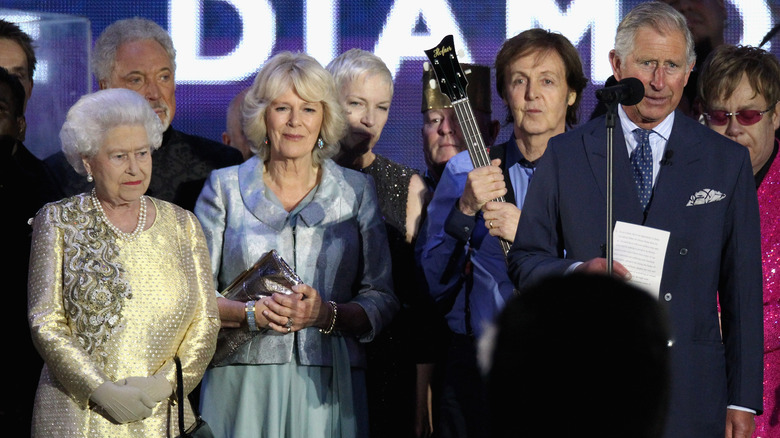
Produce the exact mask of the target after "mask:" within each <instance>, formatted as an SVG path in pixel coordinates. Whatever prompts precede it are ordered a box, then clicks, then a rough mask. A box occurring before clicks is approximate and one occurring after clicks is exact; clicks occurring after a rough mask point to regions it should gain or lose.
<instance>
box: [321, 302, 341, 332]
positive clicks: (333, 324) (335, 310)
mask: <svg viewBox="0 0 780 438" xmlns="http://www.w3.org/2000/svg"><path fill="white" fill-rule="evenodd" d="M328 304H330V307H332V308H333V318H332V319H331V320H330V326H329V327H328V328H327V329H325V330H323V329H320V333H322V334H323V335H329V334H331V333H333V329H334V328H336V316H337V315H338V314H339V307H338V305H337V304H336V302H335V301H328Z"/></svg>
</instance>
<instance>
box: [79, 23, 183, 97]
mask: <svg viewBox="0 0 780 438" xmlns="http://www.w3.org/2000/svg"><path fill="white" fill-rule="evenodd" d="M141 40H155V41H157V42H158V43H160V45H161V46H162V47H163V49H165V52H166V53H167V54H168V58H170V60H171V67H172V68H173V71H174V72H175V71H176V49H174V48H173V40H171V36H170V35H168V32H166V31H165V30H164V29H163V28H162V27H160V26H159V25H158V24H157V23H155V22H154V21H150V20H147V19H145V18H138V17H135V18H127V19H125V20H119V21H115V22H114V23H112V24H111V25H109V26H108V27H106V28H105V30H103V33H101V34H100V37H98V39H97V41H96V42H95V48H94V49H92V62H91V66H92V72H93V73H94V74H95V78H96V79H97V80H98V82H102V81H107V80H108V79H109V78H110V76H111V72H112V71H113V70H114V64H115V63H116V52H117V50H118V49H119V46H121V45H122V44H124V43H129V42H133V41H141Z"/></svg>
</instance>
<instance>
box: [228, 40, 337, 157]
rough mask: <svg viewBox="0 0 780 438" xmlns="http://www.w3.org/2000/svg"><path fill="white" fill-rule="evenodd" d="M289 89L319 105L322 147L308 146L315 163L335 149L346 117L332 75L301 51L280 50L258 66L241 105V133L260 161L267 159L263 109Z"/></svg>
mask: <svg viewBox="0 0 780 438" xmlns="http://www.w3.org/2000/svg"><path fill="white" fill-rule="evenodd" d="M290 89H292V90H293V91H295V92H296V93H298V95H299V96H300V97H301V99H303V100H306V101H308V102H319V103H321V104H322V109H323V117H322V126H321V127H320V138H321V139H322V142H323V146H322V148H319V147H314V145H312V148H313V149H312V159H313V161H314V164H315V165H319V164H320V163H321V162H322V160H324V159H326V158H329V157H332V156H333V155H335V154H336V152H338V149H339V140H341V136H342V135H343V133H344V130H345V128H346V119H345V118H344V115H343V114H342V109H341V106H340V105H339V102H338V93H336V85H335V82H334V81H333V76H331V74H330V73H329V72H328V71H327V70H325V69H324V68H323V67H322V65H320V63H319V62H317V60H315V59H314V58H312V57H311V56H309V55H307V54H305V53H291V52H281V53H279V54H277V55H275V56H273V57H272V58H271V59H269V60H268V62H266V63H265V65H264V66H263V68H262V69H260V72H258V73H257V76H256V77H255V80H254V83H252V86H251V87H250V88H249V91H248V92H247V94H246V97H245V98H244V102H243V104H242V106H241V117H242V125H243V127H244V133H245V134H246V137H247V139H248V140H249V141H250V143H251V149H252V152H254V153H255V154H256V155H257V156H258V157H260V159H262V160H263V161H266V160H268V157H269V156H270V148H269V147H268V145H267V144H265V139H266V136H267V127H266V125H265V111H266V109H267V108H268V105H269V104H270V103H271V102H272V101H273V100H274V99H276V98H278V97H279V96H281V95H282V94H284V93H285V92H286V91H287V90H290Z"/></svg>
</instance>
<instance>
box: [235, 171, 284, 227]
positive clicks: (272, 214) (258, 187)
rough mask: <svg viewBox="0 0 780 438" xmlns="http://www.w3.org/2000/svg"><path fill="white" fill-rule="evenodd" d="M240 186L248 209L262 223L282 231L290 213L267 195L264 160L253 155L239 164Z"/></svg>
mask: <svg viewBox="0 0 780 438" xmlns="http://www.w3.org/2000/svg"><path fill="white" fill-rule="evenodd" d="M238 187H239V190H240V192H241V198H242V200H243V201H244V206H245V207H246V209H247V210H249V211H251V212H252V214H253V215H254V216H255V217H256V218H257V219H258V220H259V221H260V222H262V223H264V224H266V225H268V226H269V227H271V228H273V229H274V230H276V231H281V230H282V228H283V227H284V223H285V221H286V220H287V215H288V213H287V212H286V211H285V210H284V208H282V207H281V206H279V205H277V204H275V203H273V202H271V201H270V200H269V199H268V198H266V196H265V183H264V182H263V162H262V161H261V160H260V159H259V158H257V157H252V158H250V159H249V160H247V161H245V162H244V163H242V164H241V165H239V166H238Z"/></svg>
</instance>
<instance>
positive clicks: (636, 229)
mask: <svg viewBox="0 0 780 438" xmlns="http://www.w3.org/2000/svg"><path fill="white" fill-rule="evenodd" d="M612 236H613V238H612V239H613V240H612V243H613V248H612V258H613V260H614V261H616V262H620V264H622V265H623V266H625V267H626V269H628V272H630V273H631V281H630V283H632V284H633V285H634V286H638V287H640V288H642V289H645V290H647V291H648V292H650V293H651V294H652V295H653V296H654V297H655V298H656V299H657V298H658V295H659V291H660V288H661V275H662V274H663V269H664V260H665V258H666V246H667V245H668V244H669V232H668V231H664V230H659V229H656V228H650V227H645V226H642V225H636V224H630V223H627V222H620V221H618V222H617V223H616V224H615V230H614V231H613V234H612Z"/></svg>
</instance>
